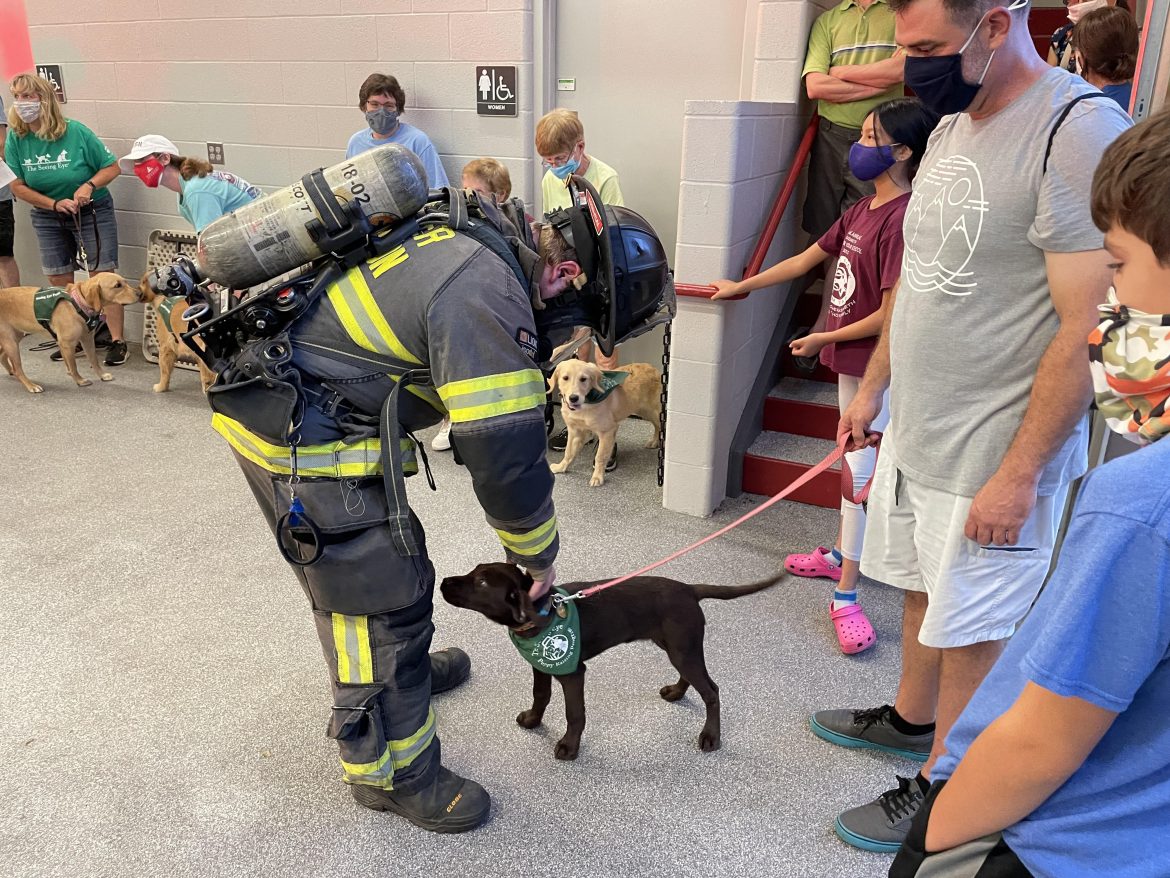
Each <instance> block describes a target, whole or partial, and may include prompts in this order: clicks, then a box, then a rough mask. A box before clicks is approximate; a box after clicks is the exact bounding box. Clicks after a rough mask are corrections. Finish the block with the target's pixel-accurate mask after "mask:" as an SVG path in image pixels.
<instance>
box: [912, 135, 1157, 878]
mask: <svg viewBox="0 0 1170 878" xmlns="http://www.w3.org/2000/svg"><path fill="white" fill-rule="evenodd" d="M1167 203H1170V114H1168V113H1162V114H1160V115H1158V116H1156V117H1154V118H1153V119H1150V120H1149V121H1146V122H1143V123H1141V124H1140V125H1137V126H1136V127H1134V128H1132V129H1130V130H1129V131H1126V132H1125V133H1124V134H1122V135H1121V136H1120V137H1119V138H1118V139H1117V140H1116V141H1115V142H1114V143H1113V144H1112V145H1111V146H1110V147H1109V148H1108V149H1107V150H1106V151H1105V154H1104V156H1103V157H1102V159H1101V164H1100V165H1099V167H1098V168H1097V172H1096V175H1095V177H1094V180H1093V194H1092V213H1093V221H1094V222H1095V223H1096V224H1097V226H1098V227H1100V228H1101V229H1102V230H1104V231H1105V232H1106V234H1105V246H1106V248H1107V249H1108V250H1109V252H1110V253H1111V254H1112V255H1113V256H1114V258H1115V259H1116V263H1115V265H1114V266H1113V268H1114V286H1113V288H1112V289H1111V290H1110V294H1109V303H1110V304H1108V305H1103V306H1101V316H1102V322H1101V324H1100V325H1099V326H1098V327H1097V329H1096V330H1094V331H1093V333H1092V335H1091V336H1090V337H1089V367H1090V370H1091V372H1092V376H1093V386H1094V391H1095V393H1096V397H1097V407H1098V409H1099V410H1100V412H1101V414H1102V416H1104V418H1105V421H1106V423H1107V424H1108V426H1109V428H1110V429H1111V430H1113V431H1115V432H1118V433H1121V434H1122V435H1124V436H1126V437H1127V438H1129V439H1131V440H1133V441H1134V442H1136V443H1137V444H1139V445H1143V446H1148V447H1145V448H1143V449H1142V450H1140V451H1138V452H1137V453H1135V454H1130V455H1126V456H1124V457H1121V458H1118V459H1116V460H1113V461H1111V462H1109V463H1107V464H1105V465H1104V466H1102V467H1100V468H1098V469H1097V470H1095V471H1093V472H1092V473H1090V474H1089V476H1088V477H1087V478H1086V479H1085V482H1084V485H1083V487H1082V491H1081V495H1080V498H1079V499H1078V501H1077V505H1076V508H1075V510H1074V514H1073V517H1072V522H1071V524H1070V526H1069V531H1068V535H1067V537H1066V539H1065V542H1064V547H1063V549H1062V551H1061V554H1060V557H1059V559H1058V562H1057V566H1056V569H1055V571H1054V572H1053V574H1052V576H1051V578H1050V580H1049V583H1048V586H1047V587H1046V589H1045V590H1044V592H1043V593H1042V594H1041V595H1040V598H1039V599H1038V600H1037V602H1036V604H1035V606H1034V607H1033V608H1032V611H1031V613H1030V615H1029V616H1028V618H1027V620H1026V621H1025V623H1024V624H1023V625H1022V626H1021V628H1020V629H1019V631H1018V632H1017V633H1016V635H1015V637H1014V638H1013V639H1012V641H1011V643H1010V644H1009V646H1008V647H1007V650H1006V651H1005V652H1004V654H1003V656H1002V657H1001V658H1000V659H999V661H998V663H997V664H996V665H995V667H994V668H993V669H992V671H991V673H990V674H988V676H987V677H986V679H985V680H984V682H983V684H982V685H981V686H980V687H979V689H978V691H977V692H976V693H975V695H974V697H973V698H972V699H971V701H970V703H969V704H968V705H967V708H966V710H964V711H963V713H962V714H961V715H960V717H959V719H958V721H957V722H956V723H955V725H954V727H953V728H952V729H951V732H950V734H949V735H948V737H947V740H946V747H947V752H946V754H945V755H944V756H943V757H942V758H941V759H940V760H939V761H938V763H937V764H936V765H935V767H934V770H933V772H932V773H931V778H932V780H933V781H934V783H933V785H932V787H931V790H930V792H929V794H928V795H927V798H926V801H925V803H924V804H923V805H922V808H921V810H920V811H919V812H918V815H917V817H916V818H915V821H914V824H913V826H912V828H911V830H910V832H909V835H908V836H907V838H906V841H905V842H904V843H903V845H902V848H901V850H900V851H899V853H898V856H897V859H895V861H894V864H893V866H892V867H891V869H890V873H889V874H890V876H891V878H908V876H918V878H928V876H930V878H951V876H971V875H976V874H978V875H989V876H990V875H994V876H997V878H1015V876H1028V875H1036V876H1049V878H1077V876H1090V875H1091V876H1097V875H1109V876H1112V878H1118V876H1121V878H1127V876H1133V878H1150V876H1154V875H1170V848H1168V847H1167V844H1166V838H1167V834H1166V830H1167V826H1168V825H1170V714H1168V713H1167V706H1168V705H1170V661H1167V659H1168V658H1170V441H1167V442H1163V443H1159V444H1155V443H1157V440H1159V439H1162V438H1164V437H1165V436H1167V434H1170V416H1168V415H1167V413H1166V404H1167V401H1168V400H1170V365H1168V364H1170V227H1168V226H1167V225H1166V222H1165V205H1166V204H1167Z"/></svg>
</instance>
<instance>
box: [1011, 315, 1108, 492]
mask: <svg viewBox="0 0 1170 878" xmlns="http://www.w3.org/2000/svg"><path fill="white" fill-rule="evenodd" d="M1086 335H1087V333H1085V332H1084V331H1083V330H1082V328H1081V327H1080V326H1079V325H1076V324H1074V325H1072V326H1062V327H1061V328H1060V329H1059V330H1058V331H1057V333H1056V336H1055V337H1054V338H1053V339H1052V342H1051V344H1049V345H1048V349H1047V350H1046V351H1045V352H1044V355H1043V356H1042V357H1041V358H1040V365H1039V366H1038V367H1037V369H1036V378H1035V380H1034V381H1033V383H1032V393H1031V395H1030V396H1029V398H1028V409H1027V411H1026V412H1025V413H1024V420H1023V422H1022V423H1021V424H1020V429H1019V431H1018V432H1017V433H1016V438H1015V439H1014V440H1012V444H1011V445H1010V446H1009V447H1008V450H1007V453H1006V454H1004V456H1003V461H1002V462H1001V463H1000V466H999V468H1000V470H1001V471H1002V472H1004V473H1006V474H1009V475H1011V476H1012V477H1013V478H1016V479H1024V480H1030V481H1033V482H1039V480H1040V475H1041V473H1043V471H1044V467H1045V466H1047V465H1048V463H1049V461H1051V460H1052V458H1053V457H1055V456H1056V452H1057V451H1059V450H1060V448H1061V447H1062V446H1063V445H1064V443H1065V440H1066V439H1068V437H1069V436H1070V435H1071V434H1072V431H1073V429H1074V428H1075V427H1076V425H1077V422H1079V421H1080V420H1081V418H1083V417H1084V416H1085V413H1086V412H1087V411H1088V408H1089V402H1090V400H1092V398H1093V384H1092V379H1091V378H1090V377H1089V357H1088V347H1087V346H1086V344H1085V336H1086Z"/></svg>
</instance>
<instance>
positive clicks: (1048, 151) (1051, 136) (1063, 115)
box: [1040, 91, 1113, 174]
mask: <svg viewBox="0 0 1170 878" xmlns="http://www.w3.org/2000/svg"><path fill="white" fill-rule="evenodd" d="M1089 98H1105V99H1106V100H1110V101H1111V100H1113V98H1111V97H1109V96H1108V95H1107V94H1105V92H1102V91H1090V92H1086V93H1085V94H1083V95H1077V96H1076V97H1075V98H1073V99H1072V100H1071V101H1069V102H1068V103H1067V104H1065V105H1064V109H1063V110H1061V111H1060V115H1059V116H1057V117H1056V124H1055V125H1053V126H1052V130H1051V131H1049V132H1048V146H1046V147H1045V148H1044V167H1043V170H1042V171H1041V172H1040V173H1041V174H1047V173H1048V159H1049V158H1051V156H1052V143H1053V141H1055V140H1056V132H1057V131H1059V130H1060V126H1061V125H1063V124H1064V120H1065V119H1067V118H1068V114H1069V113H1071V112H1072V108H1073V107H1075V106H1076V105H1077V104H1079V103H1080V102H1081V101H1087V100H1088V99H1089Z"/></svg>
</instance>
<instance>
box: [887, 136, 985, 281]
mask: <svg viewBox="0 0 1170 878" xmlns="http://www.w3.org/2000/svg"><path fill="white" fill-rule="evenodd" d="M914 188H915V192H914V196H913V197H912V198H911V201H910V206H909V207H908V208H907V210H906V221H905V224H904V225H903V234H904V236H905V240H906V249H905V251H904V256H903V260H902V284H903V285H904V286H908V287H909V288H910V289H912V290H915V291H917V292H923V293H930V292H935V291H937V292H940V293H946V294H947V295H948V296H969V295H971V293H973V292H974V291H975V288H976V287H977V286H978V284H979V280H978V278H976V277H975V272H974V271H973V270H972V269H971V260H972V257H974V255H975V249H976V248H977V247H978V246H979V239H980V237H981V235H982V232H983V221H984V217H985V216H986V214H987V212H988V204H987V199H986V198H985V197H984V192H983V178H982V177H981V176H980V174H979V166H978V165H977V164H976V163H975V162H973V161H972V160H971V159H969V158H967V157H966V156H963V155H952V156H947V157H946V158H944V159H941V160H940V161H938V162H937V163H936V164H934V165H933V166H932V167H931V168H930V169H929V170H928V171H926V173H924V174H923V173H920V174H919V175H918V176H917V178H916V179H915V181H914ZM924 223H926V224H928V225H930V226H931V227H932V228H937V229H939V230H941V232H942V236H941V239H936V238H935V236H934V235H927V234H923V235H920V234H919V232H920V228H919V227H920V226H922V225H923V224H924ZM936 240H937V246H934V244H935V243H936ZM928 242H929V245H928V246H927V247H926V252H923V251H920V250H919V249H918V247H921V246H924V245H927V244H928Z"/></svg>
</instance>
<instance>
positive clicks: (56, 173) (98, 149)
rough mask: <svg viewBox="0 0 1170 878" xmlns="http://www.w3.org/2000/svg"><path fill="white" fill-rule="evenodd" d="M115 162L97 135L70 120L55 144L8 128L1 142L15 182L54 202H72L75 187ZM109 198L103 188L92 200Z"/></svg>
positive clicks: (97, 190) (114, 157) (107, 191)
mask: <svg viewBox="0 0 1170 878" xmlns="http://www.w3.org/2000/svg"><path fill="white" fill-rule="evenodd" d="M117 160H118V159H117V156H115V155H114V154H113V153H112V152H110V151H109V150H108V149H107V148H106V145H105V144H104V143H102V142H101V141H100V140H98V136H97V135H96V134H94V133H93V132H92V131H90V130H89V128H87V127H86V126H85V125H82V124H81V123H80V122H77V121H75V120H73V119H70V120H68V122H67V123H66V127H65V133H64V134H62V135H61V137H60V138H58V139H57V140H45V139H44V138H42V137H39V136H37V134H36V133H34V132H32V131H30V132H29V133H28V134H23V135H20V134H17V133H16V131H15V130H14V129H12V128H9V129H8V137H7V139H6V140H5V141H4V161H5V162H7V164H8V167H10V168H11V169H12V173H14V174H16V177H17V179H18V180H21V181H22V182H24V183H25V185H27V186H28V187H29V188H30V189H32V190H33V191H35V192H39V193H41V194H42V195H45V196H47V197H49V198H52V199H53V200H54V201H60V200H61V199H63V198H72V197H73V195H74V193H76V192H77V187H79V186H80V185H81V184H82V183H84V182H85V181H86V180H88V179H89V178H90V177H92V176H93V175H94V174H96V173H97V172H98V171H100V170H101V169H102V168H106V167H109V166H110V165H112V164H114V162H116V161H117ZM108 195H109V190H108V189H106V188H105V187H104V186H103V187H102V188H100V189H96V190H94V193H93V200H94V201H100V200H101V199H103V198H105V197H106V196H108Z"/></svg>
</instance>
